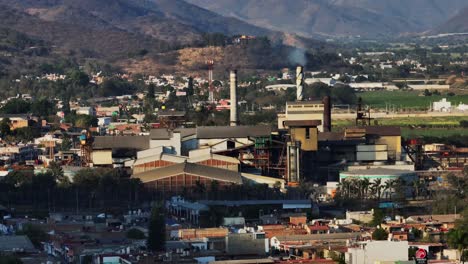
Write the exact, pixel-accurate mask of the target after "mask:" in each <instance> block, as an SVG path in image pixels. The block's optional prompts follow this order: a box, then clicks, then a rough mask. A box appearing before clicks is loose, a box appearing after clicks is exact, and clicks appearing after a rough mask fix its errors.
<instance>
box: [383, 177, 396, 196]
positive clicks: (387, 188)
mask: <svg viewBox="0 0 468 264" xmlns="http://www.w3.org/2000/svg"><path fill="white" fill-rule="evenodd" d="M395 184H396V182H395V180H388V181H386V182H385V184H384V187H383V191H384V192H385V196H386V199H388V197H389V196H390V197H392V194H393V192H394V187H395ZM389 192H390V195H389Z"/></svg>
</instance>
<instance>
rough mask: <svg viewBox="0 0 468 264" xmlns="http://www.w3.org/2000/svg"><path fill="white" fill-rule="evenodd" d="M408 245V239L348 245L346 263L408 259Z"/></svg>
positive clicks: (360, 263)
mask: <svg viewBox="0 0 468 264" xmlns="http://www.w3.org/2000/svg"><path fill="white" fill-rule="evenodd" d="M408 246H409V245H408V241H398V242H396V241H386V240H385V241H365V242H360V243H356V246H355V247H348V252H346V253H345V261H346V263H348V264H362V263H380V262H383V261H408Z"/></svg>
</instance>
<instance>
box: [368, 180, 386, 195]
mask: <svg viewBox="0 0 468 264" xmlns="http://www.w3.org/2000/svg"><path fill="white" fill-rule="evenodd" d="M371 189H372V190H373V191H374V192H375V195H376V196H377V201H380V198H381V196H382V190H383V189H384V186H383V185H382V179H381V178H378V179H375V180H374V181H373V182H372V184H371Z"/></svg>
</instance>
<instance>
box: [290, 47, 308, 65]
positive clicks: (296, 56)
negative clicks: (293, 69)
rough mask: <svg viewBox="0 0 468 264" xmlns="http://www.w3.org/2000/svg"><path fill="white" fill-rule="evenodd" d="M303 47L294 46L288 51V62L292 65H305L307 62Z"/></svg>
mask: <svg viewBox="0 0 468 264" xmlns="http://www.w3.org/2000/svg"><path fill="white" fill-rule="evenodd" d="M305 53H306V52H305V50H304V49H300V48H294V49H293V50H292V51H291V52H290V53H289V58H288V59H289V62H290V63H291V64H292V65H301V66H305V65H306V64H307V59H306V54H305Z"/></svg>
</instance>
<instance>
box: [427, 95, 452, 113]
mask: <svg viewBox="0 0 468 264" xmlns="http://www.w3.org/2000/svg"><path fill="white" fill-rule="evenodd" d="M432 110H433V111H436V112H450V111H451V110H452V103H451V102H449V101H447V99H446V98H442V100H440V101H438V102H433V103H432Z"/></svg>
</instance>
